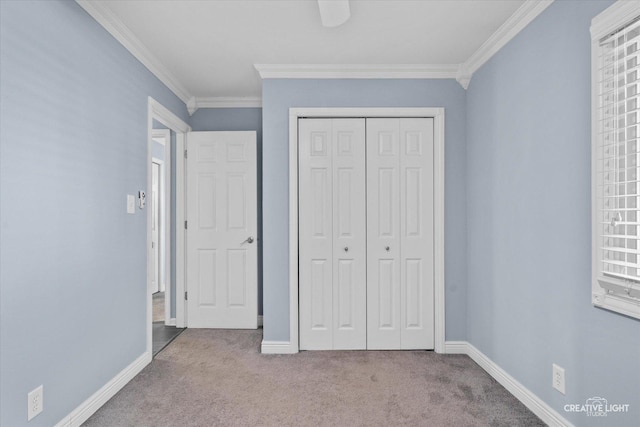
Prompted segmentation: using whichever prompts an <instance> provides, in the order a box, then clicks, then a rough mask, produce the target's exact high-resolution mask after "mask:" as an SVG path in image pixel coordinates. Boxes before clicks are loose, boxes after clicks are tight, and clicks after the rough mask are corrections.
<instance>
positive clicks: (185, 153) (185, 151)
mask: <svg viewBox="0 0 640 427" xmlns="http://www.w3.org/2000/svg"><path fill="white" fill-rule="evenodd" d="M184 158H185V159H186V158H187V150H184Z"/></svg>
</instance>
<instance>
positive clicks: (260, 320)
mask: <svg viewBox="0 0 640 427" xmlns="http://www.w3.org/2000/svg"><path fill="white" fill-rule="evenodd" d="M261 326H262V314H258V328H259V327H261Z"/></svg>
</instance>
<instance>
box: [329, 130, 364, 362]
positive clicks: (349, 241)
mask: <svg viewBox="0 0 640 427" xmlns="http://www.w3.org/2000/svg"><path fill="white" fill-rule="evenodd" d="M332 127H333V129H332V131H333V132H332V135H333V144H334V145H333V322H334V323H333V327H334V332H333V349H335V350H360V349H365V348H366V345H367V332H366V331H367V329H366V328H367V318H366V316H367V313H366V308H367V307H366V300H367V288H366V286H367V284H366V280H367V272H366V261H367V259H366V251H367V247H366V222H365V218H366V188H365V121H364V119H333V120H332Z"/></svg>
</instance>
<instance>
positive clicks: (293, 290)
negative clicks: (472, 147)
mask: <svg viewBox="0 0 640 427" xmlns="http://www.w3.org/2000/svg"><path fill="white" fill-rule="evenodd" d="M302 117H307V118H329V117H333V118H340V117H365V118H374V117H380V118H385V117H398V118H412V117H431V118H433V119H434V140H433V142H434V158H433V162H434V165H433V166H434V168H433V174H434V180H433V183H434V258H435V259H434V317H435V319H434V320H435V322H434V326H435V331H434V339H435V342H434V350H435V352H436V353H444V352H445V346H444V341H445V288H444V283H445V276H444V265H445V262H444V261H445V260H444V237H445V236H444V197H445V195H444V178H445V170H444V167H445V163H444V160H445V159H444V154H445V146H444V141H445V139H444V125H445V113H444V108H290V109H289V342H288V343H282V342H279V343H270V342H264V341H263V343H262V352H263V353H297V352H298V351H299V350H300V347H299V329H298V328H299V326H298V325H299V323H298V322H299V318H298V250H299V246H298V167H297V165H298V119H299V118H302Z"/></svg>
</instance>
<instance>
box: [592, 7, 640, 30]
mask: <svg viewBox="0 0 640 427" xmlns="http://www.w3.org/2000/svg"><path fill="white" fill-rule="evenodd" d="M639 15H640V1H637V0H636V1H621V0H619V1H617V2H615V3H614V4H612V5H611V6H609V7H608V8H606V9H605V10H604V11H603V12H601V13H600V14H599V15H597V16H596V17H595V18H593V19H592V20H591V38H592V39H593V40H600V39H601V38H603V37H605V36H608V35H609V34H611V33H612V32H614V31H616V30H618V29H619V28H620V24H621V23H623V22H628V21H630V20H631V19H633V17H636V16H639Z"/></svg>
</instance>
